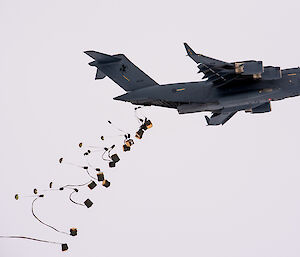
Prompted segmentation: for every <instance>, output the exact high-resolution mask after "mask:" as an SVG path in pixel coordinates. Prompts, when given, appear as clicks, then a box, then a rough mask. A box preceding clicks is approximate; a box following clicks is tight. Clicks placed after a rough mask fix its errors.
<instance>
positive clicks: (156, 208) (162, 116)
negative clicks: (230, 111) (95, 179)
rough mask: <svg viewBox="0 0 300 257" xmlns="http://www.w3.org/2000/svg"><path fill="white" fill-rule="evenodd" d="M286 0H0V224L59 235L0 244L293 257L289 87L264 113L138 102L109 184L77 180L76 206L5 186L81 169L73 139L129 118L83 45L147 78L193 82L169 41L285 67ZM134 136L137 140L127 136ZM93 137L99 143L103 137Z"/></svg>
mask: <svg viewBox="0 0 300 257" xmlns="http://www.w3.org/2000/svg"><path fill="white" fill-rule="evenodd" d="M299 7H300V4H299V1H292V0H286V1H247V2H246V1H232V0H228V1H210V2H208V1H189V0H187V1H180V2H179V1H178V2H176V1H169V0H168V1H55V0H53V1H33V0H28V1H6V0H0V31H1V41H0V46H1V47H0V56H1V58H0V85H1V86H0V110H1V112H0V113H1V114H0V115H1V132H2V133H1V135H0V138H1V139H0V142H1V148H0V151H1V152H0V161H1V172H0V193H1V212H0V217H1V218H0V234H1V235H27V236H33V237H39V238H42V239H49V240H54V241H61V242H67V243H68V244H69V247H70V249H69V251H68V252H64V253H62V252H61V251H60V247H59V246H53V245H47V244H39V243H35V242H30V241H22V240H6V239H2V240H0V256H1V257H9V256H43V257H48V256H51V257H52V256H72V257H79V256H80V257H81V256H87V257H88V256H107V257H110V256H111V257H115V256H131V257H140V256H145V257H148V256H149V257H150V256H151V257H152V256H207V257H218V256H228V257H229V256H230V257H234V256H249V257H250V256H251V257H252V256H264V257H266V256H270V257H271V256H272V257H277V256H278V257H279V256H291V257H292V256H299V254H300V244H299V239H300V234H299V231H300V229H299V225H300V223H299V214H300V208H299V194H300V188H299V183H300V175H299V149H298V148H299V130H300V122H299V121H300V116H299V111H298V110H299V108H300V99H299V98H291V99H287V100H284V101H281V102H275V103H272V107H273V110H272V112H271V113H267V114H262V115H250V114H245V113H242V112H241V113H238V114H237V115H235V116H234V117H233V118H232V119H231V120H230V121H229V122H228V123H227V124H226V125H225V126H223V127H206V126H205V124H206V123H205V119H204V114H203V113H196V114H189V115H183V116H179V115H178V114H177V112H176V111H175V110H168V109H163V108H158V107H151V108H145V109H144V110H143V113H144V114H145V115H146V116H148V117H149V118H150V119H151V120H152V121H153V124H154V126H153V128H152V129H151V130H149V131H147V133H146V134H145V137H144V138H143V139H142V140H141V141H139V142H136V144H135V145H134V147H133V149H132V151H131V152H129V153H122V152H121V148H120V146H121V143H122V139H121V138H119V139H118V138H117V139H116V140H115V141H113V140H112V141H109V142H108V143H107V144H108V145H109V144H110V143H117V144H118V149H117V150H118V153H119V154H120V157H121V162H120V163H118V166H117V167H116V168H115V169H108V168H107V164H106V163H103V162H102V161H101V159H100V156H99V155H95V156H94V157H93V158H92V160H91V161H92V162H93V163H94V164H95V165H97V166H100V167H101V168H102V169H103V171H104V172H105V174H106V176H107V177H108V178H109V180H110V181H111V182H112V184H111V187H110V188H108V189H105V188H103V187H101V186H98V187H97V188H95V189H94V190H93V191H90V190H88V189H84V190H81V191H80V194H78V195H77V196H76V199H78V200H79V201H80V200H85V199H86V198H90V199H91V200H92V201H93V202H94V206H93V207H92V208H90V209H86V208H80V207H79V206H75V205H72V204H71V203H70V202H69V200H68V193H67V192H58V193H52V194H48V195H47V197H46V198H45V199H41V201H39V202H38V203H37V209H36V211H37V214H38V215H39V217H41V219H43V220H45V221H47V222H48V223H50V224H53V225H55V226H56V227H58V228H59V229H61V230H65V231H68V230H69V228H70V227H74V226H75V227H77V228H78V233H79V234H78V237H74V238H71V237H68V236H64V235H60V234H57V233H55V232H54V231H51V230H49V229H48V228H46V227H43V226H42V225H41V224H39V223H38V222H37V221H36V220H35V219H33V217H32V215H31V210H30V208H31V199H30V198H25V199H22V200H20V201H15V200H14V194H15V193H17V192H18V193H25V194H31V192H32V189H33V188H35V187H37V188H39V189H43V188H47V186H48V184H49V182H50V181H54V184H55V185H64V184H66V183H81V182H85V181H86V180H88V179H87V177H86V176H85V174H84V173H83V172H82V170H80V169H77V168H74V167H70V166H60V165H59V163H58V159H59V158H60V157H61V156H64V157H65V158H66V159H67V160H70V161H73V162H75V163H78V164H84V159H83V156H82V151H80V149H79V148H78V146H77V145H78V143H79V142H81V141H83V142H84V143H87V144H92V145H95V144H99V145H101V142H100V140H99V138H100V136H101V135H103V134H104V135H107V134H108V135H115V134H118V132H116V131H114V130H112V129H111V128H110V127H108V125H107V122H106V121H107V120H108V119H110V120H112V121H114V122H115V124H116V125H118V126H120V127H121V128H124V129H126V130H129V131H132V132H133V131H135V130H136V129H137V128H138V123H137V121H136V120H135V118H134V115H133V108H134V107H133V106H132V105H130V104H127V103H122V102H117V101H113V100H112V98H113V97H114V96H117V95H120V94H123V90H122V89H121V88H119V87H118V85H116V84H115V83H114V82H112V81H111V80H110V79H108V78H106V79H104V80H101V81H95V80H94V76H95V73H96V70H95V69H94V68H93V67H90V66H88V65H87V64H88V62H90V61H91V59H90V58H89V57H88V56H86V55H85V54H84V53H83V51H85V50H96V51H99V52H104V53H108V54H116V53H124V54H125V55H126V56H127V57H128V58H129V59H130V60H131V61H132V62H133V63H135V64H136V65H137V66H138V67H140V68H141V69H142V70H143V71H145V72H146V73H147V74H148V75H149V76H151V77H152V78H153V79H154V80H156V81H157V82H158V83H160V84H166V83H172V82H185V81H197V80H200V78H201V76H199V74H197V67H196V65H195V63H193V61H192V60H190V59H189V58H188V57H186V56H185V55H186V53H185V50H184V47H183V42H188V43H189V44H190V45H191V47H193V48H194V49H195V51H196V52H198V53H202V54H205V55H208V56H211V57H215V58H217V59H221V60H225V61H239V60H246V59H256V60H262V61H264V64H265V65H278V66H281V67H282V68H290V67H297V66H298V65H299V64H300V52H299V45H300V44H299V43H300V38H299V32H298V30H299V20H300V18H299ZM136 141H137V140H136ZM103 146H104V145H103Z"/></svg>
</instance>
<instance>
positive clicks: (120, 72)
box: [84, 51, 158, 92]
mask: <svg viewBox="0 0 300 257" xmlns="http://www.w3.org/2000/svg"><path fill="white" fill-rule="evenodd" d="M84 53H85V54H87V55H88V56H90V57H92V58H93V59H94V61H92V62H90V63H89V65H90V66H95V67H97V74H96V79H103V78H105V77H106V76H108V77H109V78H110V79H112V80H113V81H114V82H116V83H117V84H118V85H119V86H120V87H122V88H123V89H124V90H125V91H127V92H128V91H134V90H137V89H141V88H145V87H150V86H155V85H158V84H157V83H156V82H155V81H154V80H153V79H152V78H150V77H149V76H148V75H147V74H145V73H144V72H143V71H141V70H140V69H139V68H138V67H136V66H135V65H134V64H133V63H132V62H131V61H130V60H129V59H128V58H127V57H126V56H125V55H123V54H117V55H112V56H111V55H108V54H103V53H98V52H96V51H86V52H84Z"/></svg>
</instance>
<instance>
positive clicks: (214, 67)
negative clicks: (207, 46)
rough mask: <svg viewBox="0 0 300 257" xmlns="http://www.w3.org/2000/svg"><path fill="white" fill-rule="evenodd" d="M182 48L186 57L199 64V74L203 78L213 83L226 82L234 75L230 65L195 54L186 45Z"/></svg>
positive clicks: (232, 66) (232, 67)
mask: <svg viewBox="0 0 300 257" xmlns="http://www.w3.org/2000/svg"><path fill="white" fill-rule="evenodd" d="M184 46H185V49H186V52H187V54H188V56H189V57H191V58H192V59H193V60H194V61H195V62H196V63H197V64H199V65H198V68H199V73H200V72H202V73H203V74H204V77H203V78H207V79H208V80H210V81H215V82H217V81H218V82H226V81H228V80H230V79H232V75H235V73H234V72H233V69H234V65H233V64H232V63H228V62H223V61H220V60H217V59H213V58H211V57H207V56H205V55H202V54H196V53H195V52H194V51H193V49H192V48H191V47H190V46H189V45H188V44H187V43H184ZM230 75H231V76H230Z"/></svg>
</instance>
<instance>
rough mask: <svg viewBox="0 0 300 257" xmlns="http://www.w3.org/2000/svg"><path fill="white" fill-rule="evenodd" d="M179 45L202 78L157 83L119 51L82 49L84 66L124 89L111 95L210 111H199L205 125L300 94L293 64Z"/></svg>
mask: <svg viewBox="0 0 300 257" xmlns="http://www.w3.org/2000/svg"><path fill="white" fill-rule="evenodd" d="M184 46H185V49H186V51H187V55H188V56H189V57H190V58H191V59H192V60H194V61H195V62H196V63H197V65H198V68H199V71H198V73H203V74H204V77H203V78H202V79H205V80H202V81H198V82H187V83H175V84H166V85H160V84H158V83H157V82H155V81H154V80H153V79H152V78H150V77H149V76H148V75H147V74H145V73H144V72H143V71H141V70H140V69H139V68H138V67H136V66H135V65H134V64H133V63H132V62H131V61H130V60H129V59H128V58H127V57H126V56H125V55H123V54H116V55H107V54H103V53H99V52H95V51H86V52H84V53H85V54H87V55H89V56H90V57H91V58H93V59H94V61H92V62H90V63H89V65H90V66H95V67H96V68H97V73H96V78H95V79H103V78H105V77H106V76H108V77H109V78H111V79H112V80H113V81H114V82H115V83H117V84H118V85H119V86H120V87H122V88H123V89H124V90H125V91H126V92H127V93H126V94H123V95H120V96H117V97H115V98H114V99H115V100H120V101H125V102H130V103H132V104H135V105H144V106H151V105H154V106H161V107H167V108H174V109H177V111H178V113H179V114H186V113H194V112H212V115H211V117H207V116H205V118H206V122H207V125H209V126H212V125H224V124H225V123H226V122H227V121H228V120H229V119H230V118H232V116H233V115H234V114H236V113H237V112H238V111H245V112H249V113H253V114H256V113H266V112H270V111H271V101H277V100H281V99H284V98H287V97H293V96H298V95H300V68H299V67H298V68H292V69H285V70H281V69H280V67H273V66H263V62H262V61H254V60H250V61H238V62H224V61H220V60H217V59H213V58H210V57H207V56H205V55H202V54H196V53H195V52H194V51H193V50H192V48H191V47H190V46H189V45H188V44H187V43H184Z"/></svg>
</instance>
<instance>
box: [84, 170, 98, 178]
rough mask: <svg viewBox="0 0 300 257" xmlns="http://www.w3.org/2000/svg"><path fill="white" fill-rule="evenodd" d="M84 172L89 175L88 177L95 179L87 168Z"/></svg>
mask: <svg viewBox="0 0 300 257" xmlns="http://www.w3.org/2000/svg"><path fill="white" fill-rule="evenodd" d="M86 173H87V174H88V175H89V177H90V178H92V179H94V180H97V179H96V178H94V177H93V176H92V175H91V174H90V172H89V169H87V170H86Z"/></svg>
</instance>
